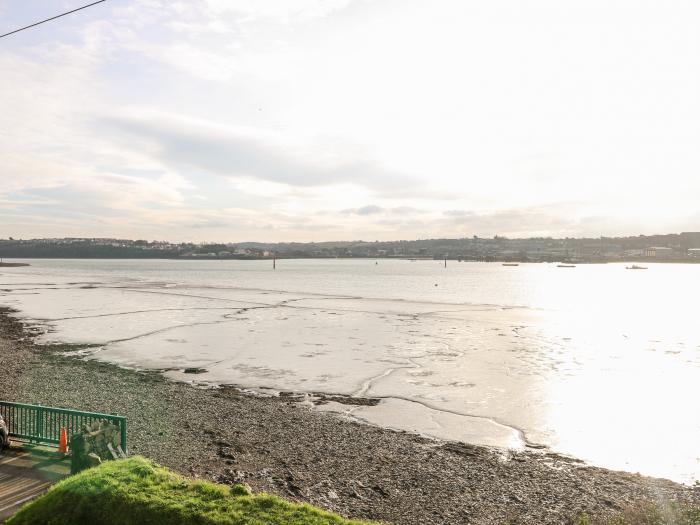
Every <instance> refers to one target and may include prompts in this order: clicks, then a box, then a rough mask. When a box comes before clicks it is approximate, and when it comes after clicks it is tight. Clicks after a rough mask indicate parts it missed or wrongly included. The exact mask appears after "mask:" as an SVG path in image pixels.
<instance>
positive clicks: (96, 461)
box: [87, 452, 102, 467]
mask: <svg viewBox="0 0 700 525" xmlns="http://www.w3.org/2000/svg"><path fill="white" fill-rule="evenodd" d="M87 458H88V462H89V463H90V466H91V467H96V466H97V465H100V464H102V459H100V456H98V455H97V454H95V453H94V452H90V453H89V454H88V455H87Z"/></svg>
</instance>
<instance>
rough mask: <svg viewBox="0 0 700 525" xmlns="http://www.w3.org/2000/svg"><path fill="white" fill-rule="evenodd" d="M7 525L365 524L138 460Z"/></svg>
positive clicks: (52, 495) (88, 477)
mask: <svg viewBox="0 0 700 525" xmlns="http://www.w3.org/2000/svg"><path fill="white" fill-rule="evenodd" d="M7 523H8V524H10V525H39V524H41V525H64V524H65V525H69V524H70V525H73V524H76V523H90V524H93V525H108V524H110V525H111V524H120V525H150V524H154V525H155V524H158V525H176V524H177V525H179V524H183V525H184V524H188V525H189V524H193V525H195V524H201V525H368V524H369V522H362V521H354V520H346V519H343V518H341V517H339V516H337V515H335V514H330V513H328V512H324V511H322V510H320V509H317V508H315V507H312V506H310V505H298V504H294V503H290V502H288V501H285V500H282V499H280V498H277V497H275V496H270V495H267V494H260V495H252V494H250V493H249V492H248V491H247V490H246V489H245V488H244V487H242V486H234V487H228V486H226V485H217V484H214V483H209V482H205V481H195V480H190V479H187V478H185V477H183V476H180V475H179V474H176V473H174V472H172V471H170V470H168V469H166V468H164V467H161V466H159V465H156V464H154V463H153V462H151V461H149V460H147V459H144V458H142V457H133V458H129V459H124V460H120V461H109V462H106V463H104V464H102V465H100V466H99V467H95V468H92V469H88V470H86V471H83V472H81V473H80V474H76V475H75V476H71V477H69V478H66V479H65V480H63V481H61V482H60V483H58V484H56V485H55V486H53V487H52V488H51V489H50V490H49V492H47V493H46V494H45V495H44V496H42V497H41V498H39V499H37V500H35V501H33V502H31V503H29V504H28V505H26V506H25V507H23V508H22V510H21V511H20V512H19V513H17V514H16V515H15V516H13V517H12V518H11V519H10V520H9V521H7Z"/></svg>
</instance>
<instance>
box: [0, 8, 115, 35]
mask: <svg viewBox="0 0 700 525" xmlns="http://www.w3.org/2000/svg"><path fill="white" fill-rule="evenodd" d="M106 1H107V0H98V1H97V2H92V3H91V4H87V5H84V6H82V7H78V8H76V9H71V10H70V11H66V12H65V13H61V14H60V15H56V16H52V17H51V18H47V19H45V20H40V21H39V22H34V23H33V24H29V25H28V26H24V27H20V28H19V29H15V30H14V31H10V32H9V33H5V34H4V35H0V38H4V37H6V36H10V35H14V34H15V33H19V32H20V31H24V30H25V29H30V28H32V27H35V26H38V25H39V24H44V23H46V22H50V21H51V20H56V19H57V18H61V17H62V16H66V15H70V14H71V13H75V12H76V11H81V10H82V9H87V8H88V7H92V6H93V5H97V4H101V3H102V2H106Z"/></svg>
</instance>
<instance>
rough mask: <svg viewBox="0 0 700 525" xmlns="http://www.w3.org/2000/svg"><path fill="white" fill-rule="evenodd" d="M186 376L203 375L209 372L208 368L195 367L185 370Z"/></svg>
mask: <svg viewBox="0 0 700 525" xmlns="http://www.w3.org/2000/svg"><path fill="white" fill-rule="evenodd" d="M184 372H185V374H203V373H205V372H208V370H207V369H206V368H199V367H197V366H193V367H191V368H185V370H184Z"/></svg>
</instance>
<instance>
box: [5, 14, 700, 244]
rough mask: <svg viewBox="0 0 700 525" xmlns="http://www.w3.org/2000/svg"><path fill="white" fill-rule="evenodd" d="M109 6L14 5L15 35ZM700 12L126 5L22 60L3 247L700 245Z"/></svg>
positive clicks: (11, 78)
mask: <svg viewBox="0 0 700 525" xmlns="http://www.w3.org/2000/svg"><path fill="white" fill-rule="evenodd" d="M85 3H88V0H0V33H5V32H8V31H11V30H13V29H16V28H18V27H21V26H24V25H27V24H29V23H32V22H35V21H37V20H40V19H43V18H47V17H49V16H53V15H55V14H58V13H60V12H62V11H66V10H68V9H73V8H76V7H79V6H81V5H84V4H85ZM698 19H700V3H698V2H697V1H695V0H685V1H684V0H674V1H672V2H669V1H668V0H656V1H653V0H586V1H585V2H582V1H571V0H529V1H527V2H523V1H522V0H489V1H483V0H480V1H473V0H187V1H177V0H175V1H172V0H107V1H106V2H104V3H102V4H98V5H96V6H94V7H91V8H89V9H86V10H83V11H80V12H78V13H74V14H72V15H69V16H67V17H63V18H60V19H58V20H55V21H53V22H49V23H47V24H43V25H40V26H37V27H35V28H32V29H30V30H27V31H23V32H20V33H17V34H15V35H12V36H9V37H6V38H2V39H0V238H6V237H10V236H12V237H14V238H30V237H120V238H145V239H158V240H170V241H226V242H241V241H253V240H257V241H267V242H273V241H323V240H357V239H363V240H392V239H416V238H431V237H464V236H472V235H479V236H493V235H505V236H510V237H526V236H554V237H565V236H593V237H597V236H600V235H606V236H614V235H637V234H654V233H666V232H678V231H687V230H694V231H697V230H700V206H698V202H700V148H699V147H698V144H700V33H699V32H698V31H697V21H698Z"/></svg>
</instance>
